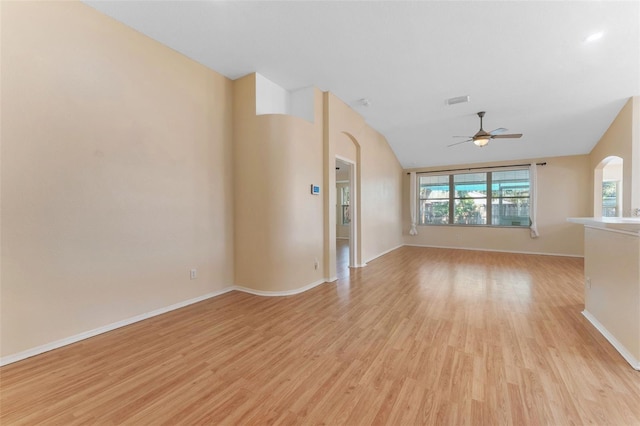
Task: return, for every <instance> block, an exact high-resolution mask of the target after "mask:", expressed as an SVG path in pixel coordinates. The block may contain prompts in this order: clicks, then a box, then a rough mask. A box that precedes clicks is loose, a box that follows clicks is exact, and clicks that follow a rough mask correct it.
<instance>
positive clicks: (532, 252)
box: [404, 244, 584, 258]
mask: <svg viewBox="0 0 640 426" xmlns="http://www.w3.org/2000/svg"><path fill="white" fill-rule="evenodd" d="M404 245H405V246H407V247H428V248H441V249H452V250H473V251H491V252H496V253H513V254H534V255H539V256H561V257H579V258H583V257H584V256H583V255H581V254H565V253H543V252H536V251H519V250H496V249H488V248H478V247H453V246H434V245H429V244H404Z"/></svg>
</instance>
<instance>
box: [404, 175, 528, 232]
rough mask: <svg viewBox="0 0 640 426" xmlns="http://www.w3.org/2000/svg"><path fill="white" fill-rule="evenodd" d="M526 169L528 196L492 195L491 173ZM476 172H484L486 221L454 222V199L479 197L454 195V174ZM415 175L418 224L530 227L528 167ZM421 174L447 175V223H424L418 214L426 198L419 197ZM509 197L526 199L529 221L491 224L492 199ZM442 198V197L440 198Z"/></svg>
mask: <svg viewBox="0 0 640 426" xmlns="http://www.w3.org/2000/svg"><path fill="white" fill-rule="evenodd" d="M521 170H524V171H527V173H528V175H529V178H528V181H529V196H528V197H523V196H508V197H504V196H501V197H494V196H493V189H492V187H493V173H494V172H498V171H521ZM478 173H484V174H485V176H486V178H485V182H484V184H485V185H486V196H485V197H480V198H481V199H483V200H485V201H486V208H485V212H486V223H483V224H471V223H455V201H456V200H460V199H476V198H479V197H456V191H455V177H454V176H456V175H465V174H478ZM416 175H417V177H418V184H417V185H416V186H417V188H416V190H417V194H415V195H414V196H415V197H416V198H417V201H418V202H417V204H416V209H417V212H416V216H417V218H418V223H417V225H418V226H458V227H477V228H478V227H479V228H483V227H485V228H514V229H529V228H530V227H531V192H530V191H531V173H530V170H529V168H528V167H520V166H517V167H504V168H501V169H500V170H491V169H479V170H474V171H471V170H468V171H466V170H465V171H460V172H418V173H416ZM422 176H440V177H444V176H447V177H448V182H449V191H448V192H449V199H448V202H449V215H448V223H424V222H422V215H421V214H420V212H421V208H422V206H421V203H422V202H424V201H425V200H427V199H428V198H421V197H420V177H422ZM510 198H519V199H528V200H529V202H528V205H529V221H528V224H526V225H501V224H493V223H492V222H493V201H494V200H496V199H510ZM437 200H440V198H438V199H437ZM442 200H444V199H442Z"/></svg>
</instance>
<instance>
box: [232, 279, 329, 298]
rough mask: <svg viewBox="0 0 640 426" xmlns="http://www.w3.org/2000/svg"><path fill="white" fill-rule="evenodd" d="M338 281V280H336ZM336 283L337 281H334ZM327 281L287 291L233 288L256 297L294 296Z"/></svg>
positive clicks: (321, 280)
mask: <svg viewBox="0 0 640 426" xmlns="http://www.w3.org/2000/svg"><path fill="white" fill-rule="evenodd" d="M336 279H337V278H336ZM334 281H335V280H334ZM326 282H327V280H325V279H324V278H323V279H320V280H318V281H314V282H312V283H311V284H307V285H306V286H304V287H300V288H295V289H293V290H285V291H263V290H254V289H252V288H248V287H243V286H240V285H234V286H233V287H232V289H233V290H238V291H242V292H244V293H249V294H255V295H256V296H292V295H294V294H299V293H304V292H305V291H307V290H311V289H312V288H314V287H317V286H319V285H320V284H324V283H326Z"/></svg>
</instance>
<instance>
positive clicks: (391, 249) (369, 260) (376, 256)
mask: <svg viewBox="0 0 640 426" xmlns="http://www.w3.org/2000/svg"><path fill="white" fill-rule="evenodd" d="M402 246H404V244H400V245H398V246H395V247H392V248H390V249H389V250H386V251H383V252H382V253H380V254H378V255H375V256H373V257H371V258H369V259H367V262H366V263H365V265H366V264H367V263H369V262H371V261H372V260H375V259H377V258H379V257H382V256H384V255H385V254H387V253H391V252H392V251H394V250H397V249H399V248H400V247H402Z"/></svg>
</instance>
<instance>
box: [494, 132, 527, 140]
mask: <svg viewBox="0 0 640 426" xmlns="http://www.w3.org/2000/svg"><path fill="white" fill-rule="evenodd" d="M521 137H522V133H512V134H510V135H492V136H491V139H517V138H521Z"/></svg>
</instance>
